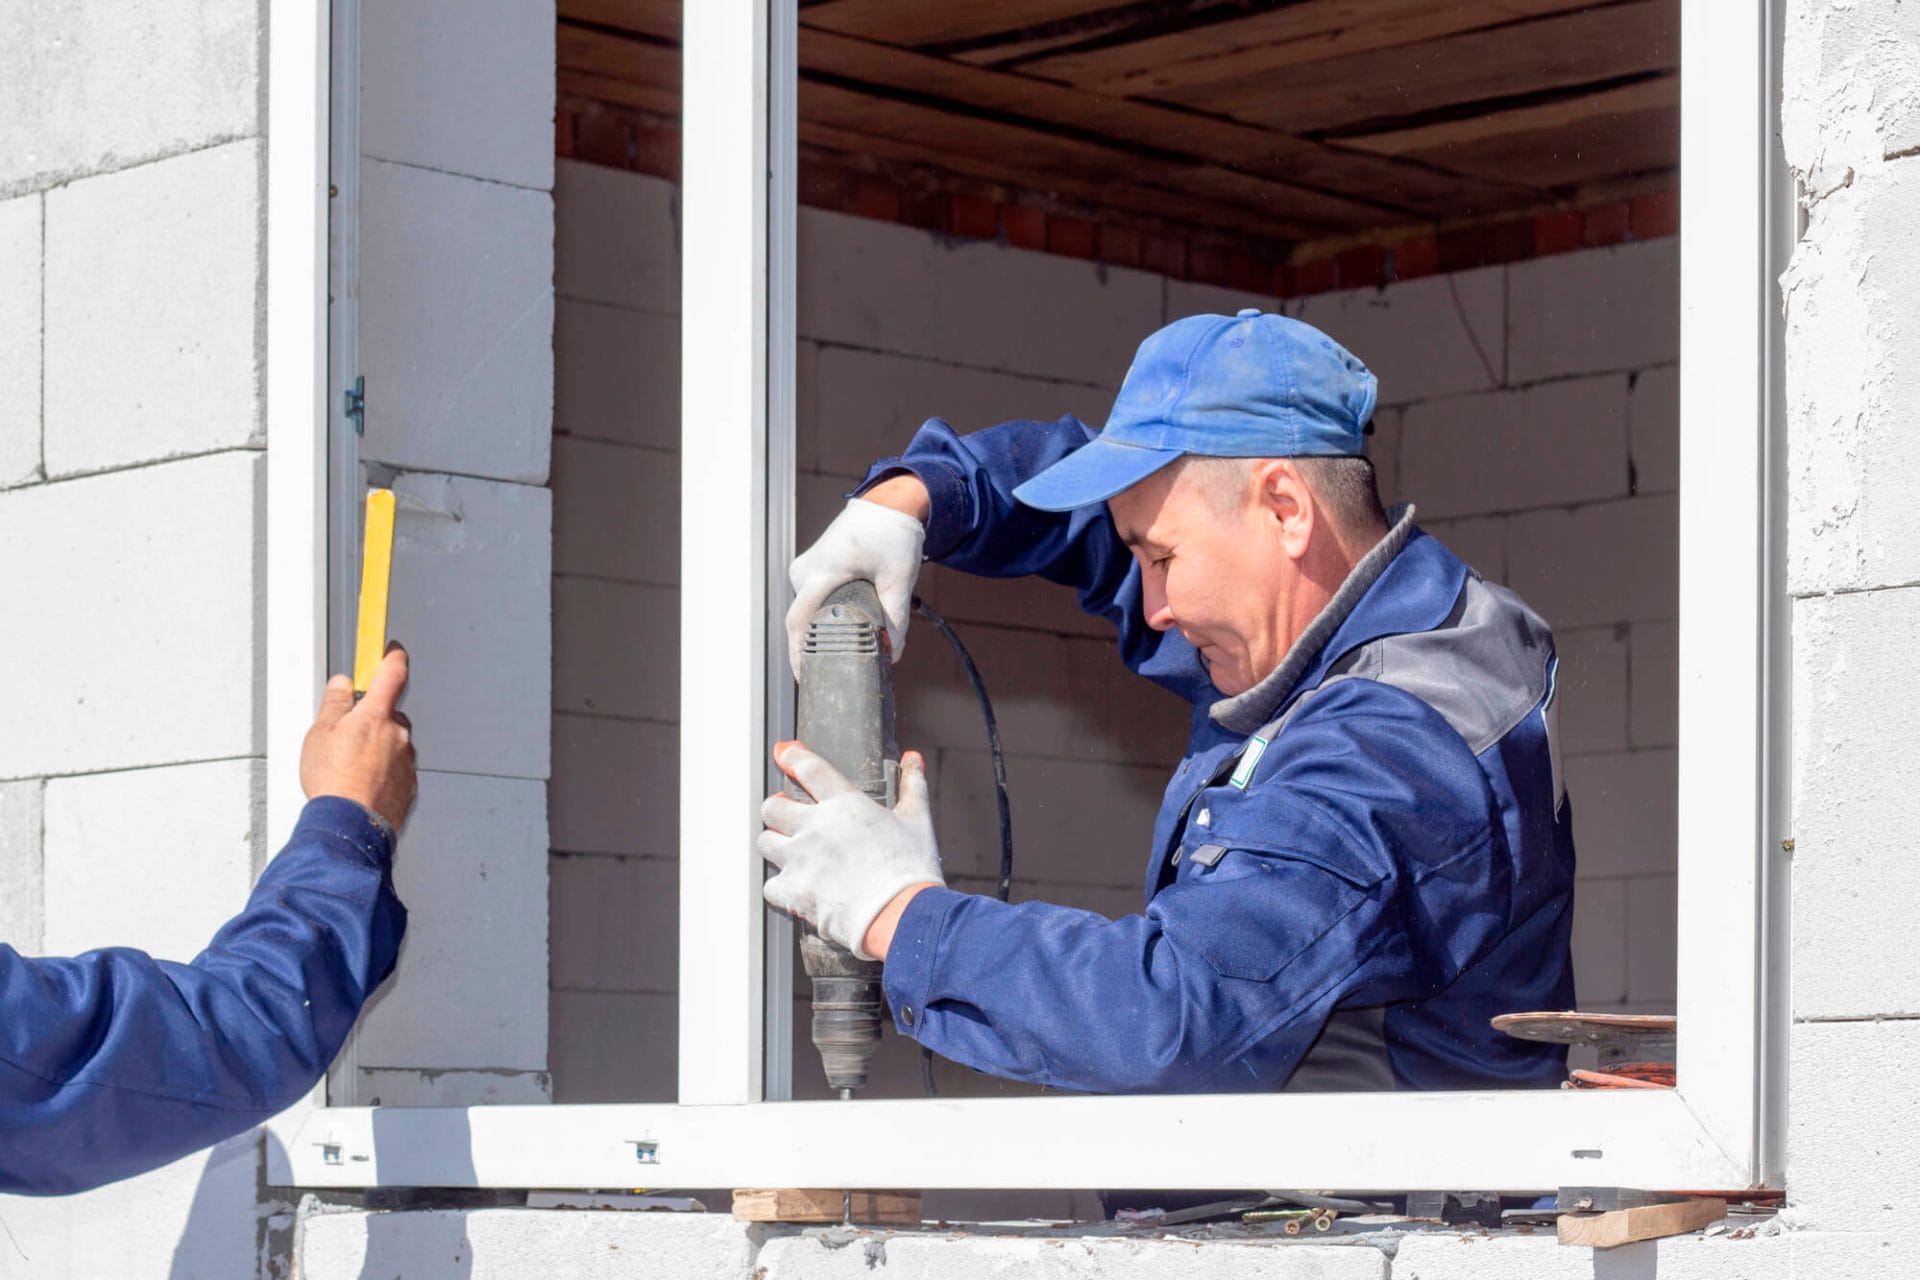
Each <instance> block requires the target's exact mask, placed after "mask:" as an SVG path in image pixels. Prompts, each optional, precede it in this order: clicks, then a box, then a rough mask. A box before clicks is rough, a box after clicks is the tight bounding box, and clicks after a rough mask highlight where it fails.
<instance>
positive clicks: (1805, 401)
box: [1781, 0, 1920, 1265]
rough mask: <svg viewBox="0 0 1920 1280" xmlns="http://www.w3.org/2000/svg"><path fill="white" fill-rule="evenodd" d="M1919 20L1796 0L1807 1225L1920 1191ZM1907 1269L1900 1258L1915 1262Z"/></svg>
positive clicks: (1794, 502) (1800, 1097)
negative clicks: (1911, 224)
mask: <svg viewBox="0 0 1920 1280" xmlns="http://www.w3.org/2000/svg"><path fill="white" fill-rule="evenodd" d="M1916 35H1920V27H1917V26H1916V15H1915V14H1914V12H1912V11H1911V9H1908V8H1903V7H1901V6H1898V5H1891V4H1886V3H1874V4H1867V5H1861V6H1858V7H1855V6H1849V5H1842V4H1834V3H1827V2H1825V0H1804V2H1802V3H1796V4H1793V5H1790V6H1789V7H1788V11H1787V29H1786V33H1785V40H1786V64H1785V67H1784V71H1783V88H1784V96H1783V106H1782V126H1783V133H1784V142H1785V147H1786V156H1787V161H1788V164H1789V165H1790V166H1791V168H1792V170H1793V175H1794V177H1795V179H1796V181H1797V187H1798V190H1799V192H1800V194H1801V197H1802V207H1803V211H1804V225H1803V227H1802V228H1801V231H1800V235H1799V239H1798V242H1797V243H1796V244H1795V245H1794V247H1793V254H1792V259H1791V262H1790V263H1789V265H1788V267H1787V270H1786V272H1785V274H1784V276H1783V278H1782V280H1781V288H1782V293H1783V295H1784V303H1785V323H1786V350H1787V367H1786V396H1785V400H1786V415H1787V471H1788V476H1787V491H1788V528H1787V556H1788V588H1789V592H1790V594H1791V596H1792V598H1793V602H1792V625H1793V683H1792V699H1793V737H1794V748H1793V750H1794V759H1793V824H1792V825H1793V829H1792V833H1791V834H1792V837H1793V852H1792V880H1793V892H1792V902H1793V919H1792V927H1793V949H1794V956H1793V960H1794V963H1793V988H1792V991H1793V995H1792V1003H1793V1015H1794V1026H1793V1029H1792V1040H1793V1055H1792V1066H1791V1074H1790V1077H1789V1079H1790V1085H1789V1087H1790V1090H1791V1095H1790V1096H1791V1103H1792V1106H1791V1111H1790V1121H1791V1132H1790V1137H1789V1143H1788V1153H1787V1158H1788V1162H1787V1186H1788V1192H1789V1196H1790V1199H1791V1202H1792V1206H1793V1208H1792V1212H1793V1214H1794V1216H1795V1219H1796V1221H1797V1222H1798V1223H1800V1224H1801V1225H1804V1226H1808V1227H1813V1228H1819V1229H1827V1230H1845V1231H1859V1230H1874V1229H1878V1228H1880V1227H1882V1226H1883V1224H1890V1223H1892V1221H1893V1220H1894V1218H1895V1217H1896V1216H1897V1215H1898V1213H1899V1211H1900V1206H1901V1205H1903V1204H1906V1203H1910V1202H1911V1199H1912V1197H1913V1195H1914V1194H1915V1192H1916V1190H1920V1162H1917V1161H1916V1160H1915V1158H1914V1150H1913V1144H1912V1143H1910V1142H1906V1143H1903V1142H1900V1141H1898V1139H1897V1137H1896V1135H1898V1134H1901V1133H1903V1132H1911V1131H1912V1130H1913V1127H1914V1122H1913V1117H1912V1114H1911V1113H1912V1109H1913V1108H1912V1098H1913V1091H1912V1088H1911V1085H1910V1079H1909V1076H1910V1072H1909V1070H1908V1063H1909V1062H1910V1061H1911V1059H1912V1056H1913V1053H1914V1050H1915V1038H1916V1032H1917V1031H1920V1022H1916V1021H1915V1020H1914V1019H1915V1018H1916V1017H1920V967H1916V966H1915V964H1914V963H1913V960H1912V957H1911V955H1910V954H1908V953H1907V952H1906V951H1903V950H1902V949H1901V948H1900V947H1899V945H1898V941H1897V940H1898V939H1900V938H1902V937H1904V936H1909V935H1910V934H1911V932H1912V930H1911V926H1910V921H1911V919H1912V917H1913V913H1914V906H1915V902H1916V896H1917V895H1920V880H1916V878H1915V876H1914V875H1913V866H1914V862H1915V857H1916V854H1917V853H1920V839H1917V838H1916V836H1915V827H1914V822H1913V816H1914V812H1913V811H1914V805H1913V786H1912V778H1913V774H1914V763H1915V759H1916V757H1915V751H1914V745H1913V742H1914V740H1913V723H1914V711H1915V699H1914V694H1913V689H1914V679H1913V671H1912V667H1913V662H1912V653H1911V646H1910V645H1908V644H1904V643H1902V641H1903V640H1904V639H1905V637H1906V636H1910V635H1911V634H1912V628H1913V626H1914V623H1915V620H1916V618H1917V617H1920V589H1917V588H1916V587H1915V585H1914V584H1915V583H1916V582H1917V581H1920V552H1916V549H1915V539H1914V537H1913V528H1914V522H1913V519H1912V515H1911V512H1912V504H1913V493H1914V487H1915V482H1916V479H1920V446H1916V442H1915V437H1914V432H1913V430H1912V426H1913V406H1914V404H1915V395H1916V391H1920V364H1917V363H1916V361H1915V358H1914V352H1915V351H1916V350H1920V294H1916V292H1915V285H1916V282H1917V281H1920V254H1916V252H1915V249H1914V245H1913V239H1912V236H1911V234H1910V231H1909V230H1907V229H1905V227H1906V224H1905V220H1903V218H1902V216H1901V211H1902V210H1907V211H1910V210H1911V209H1912V205H1913V200H1914V195H1915V192H1916V190H1920V159H1916V158H1914V143H1915V141H1916V136H1917V135H1916V129H1915V125H1914V120H1915V118H1916V106H1920V59H1916V57H1915V56H1914V49H1915V47H1916V45H1915V38H1916ZM1902 1265H1904V1260H1903V1263H1902Z"/></svg>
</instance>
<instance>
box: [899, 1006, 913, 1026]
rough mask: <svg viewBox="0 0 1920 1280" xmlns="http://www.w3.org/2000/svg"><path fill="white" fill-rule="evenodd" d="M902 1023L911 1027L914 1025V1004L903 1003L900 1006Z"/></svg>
mask: <svg viewBox="0 0 1920 1280" xmlns="http://www.w3.org/2000/svg"><path fill="white" fill-rule="evenodd" d="M900 1025H901V1026H905V1027H910V1026H912V1025H913V1006H912V1005H910V1004H903V1005H901V1006H900Z"/></svg>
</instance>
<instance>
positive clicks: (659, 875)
mask: <svg viewBox="0 0 1920 1280" xmlns="http://www.w3.org/2000/svg"><path fill="white" fill-rule="evenodd" d="M554 194H555V224H556V262H555V278H556V281H557V288H558V292H559V301H558V326H557V329H556V334H555V343H554V346H555V356H554V359H555V384H556V385H555V398H554V439H553V493H554V539H553V568H554V579H553V614H554V662H553V677H554V698H553V766H554V767H553V783H552V787H551V790H550V807H551V810H552V814H553V822H552V831H551V840H550V848H551V850H552V854H551V860H550V862H549V869H550V875H551V878H552V897H551V900H550V912H551V936H552V938H553V951H552V975H551V986H552V996H551V999H552V1024H551V1035H550V1050H549V1052H550V1058H551V1062H552V1069H553V1084H554V1098H555V1100H556V1101H559V1102H612V1101H671V1100H672V1099H673V1097H674V1090H675V1080H676V1076H677V1074H678V1065H679V1064H678V1060H677V1047H676V1046H677V1045H678V1012H677V1004H676V993H677V992H678V990H679V937H680V928H679V925H680V918H679V900H678V896H677V886H678V883H679V876H678V848H679V825H678V816H677V815H678V788H679V776H680V774H679V715H680V664H679V643H680V637H679V626H680V621H679V617H680V592H679V563H680V458H679V441H680V321H679V314H678V313H679V301H680V298H679V253H678V248H677V245H678V238H679V233H678V216H679V215H678V203H677V201H676V199H675V198H674V192H673V188H672V186H671V185H670V184H668V183H664V182H658V181H654V180H651V179H647V178H641V177H636V176H634V175H632V174H626V173H618V172H614V171H612V170H606V169H596V168H592V167H590V166H586V165H580V164H574V163H571V162H562V163H561V164H560V167H559V171H558V173H557V174H556V182H555V192H554Z"/></svg>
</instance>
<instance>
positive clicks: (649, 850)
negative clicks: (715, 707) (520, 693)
mask: <svg viewBox="0 0 1920 1280" xmlns="http://www.w3.org/2000/svg"><path fill="white" fill-rule="evenodd" d="M553 764H554V769H553V783H552V787H551V792H550V794H551V797H552V810H553V837H552V838H553V843H552V847H553V848H554V849H558V850H564V851H566V852H568V853H614V854H633V855H646V856H651V857H656V858H672V857H677V856H678V854H679V850H680V817H679V814H680V730H679V728H678V726H676V725H671V724H648V723H642V722H638V721H632V720H599V719H591V718H588V717H586V716H576V715H557V716H555V717H554V718H553Z"/></svg>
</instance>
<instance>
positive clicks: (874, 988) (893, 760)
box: [786, 580, 900, 1098]
mask: <svg viewBox="0 0 1920 1280" xmlns="http://www.w3.org/2000/svg"><path fill="white" fill-rule="evenodd" d="M802 648H803V652H804V654H805V658H806V660H805V663H804V668H803V671H802V673H801V677H800V681H799V697H798V701H797V705H796V708H795V726H794V727H795V736H796V737H798V738H799V740H800V741H801V742H803V743H805V744H806V745H807V747H808V748H809V749H811V750H812V751H814V752H815V753H816V754H818V755H819V756H821V757H822V758H823V759H825V760H826V761H827V762H828V763H829V764H831V765H832V766H833V767H834V768H836V769H838V770H839V771H840V772H841V773H842V774H844V775H846V777H847V778H848V780H850V781H851V782H853V784H854V785H855V786H857V787H859V788H860V789H861V790H862V791H864V792H866V793H867V794H868V795H870V796H872V797H873V798H874V799H875V800H877V801H879V802H880V803H881V804H884V805H886V806H887V807H888V808H892V807H893V804H894V801H895V799H896V796H897V787H898V783H899V772H900V744H899V742H898V740H897V738H896V737H895V732H894V703H893V661H892V660H893V654H892V651H891V645H890V644H889V643H888V640H887V622H886V614H885V613H884V612H883V611H882V610H881V608H880V597H879V594H878V593H877V592H876V591H875V590H874V587H873V584H872V583H871V582H867V581H863V580H862V581H854V582H849V583H847V584H845V585H844V586H842V587H840V588H839V589H837V590H836V591H834V593H833V594H832V595H830V596H828V597H827V599H826V601H825V602H824V603H823V604H822V605H821V606H820V608H819V609H818V610H817V611H816V612H815V613H814V615H813V617H812V618H811V619H810V620H809V621H808V623H807V634H806V639H805V641H804V643H803V646H802ZM786 792H787V794H788V795H789V796H792V797H793V798H794V799H796V800H801V801H807V800H810V799H811V797H809V796H808V795H807V794H806V791H805V789H804V788H802V787H801V786H800V784H799V783H797V782H795V781H793V780H792V779H791V778H789V779H788V780H787V783H786ZM800 958H801V962H802V963H803V964H804V965H805V967H806V970H807V976H808V977H809V978H811V979H812V980H813V1043H814V1047H815V1048H816V1049H818V1050H819V1052H820V1060H821V1064H822V1065H823V1066H824V1067H825V1068H826V1073H827V1083H828V1084H829V1085H830V1086H831V1087H832V1088H833V1089H834V1090H836V1091H837V1092H838V1093H839V1094H840V1096H841V1097H843V1098H849V1097H852V1096H853V1091H854V1090H855V1089H859V1088H863V1087H865V1085H866V1083H867V1076H868V1073H869V1071H870V1069H871V1067H872V1065H873V1055H874V1051H875V1050H876V1049H877V1048H878V1047H879V1044H880V1034H881V1028H882V1025H883V1019H884V1017H885V1014H886V1002H885V997H884V993H883V992H882V989H881V972H882V966H881V964H880V962H879V961H875V960H862V959H860V958H859V957H858V956H856V955H854V954H853V953H852V952H851V951H848V950H847V949H846V948H844V947H840V946H837V945H835V944H834V943H832V942H829V941H827V940H826V939H825V938H822V937H821V936H820V935H819V934H818V933H817V932H815V931H814V929H813V927H812V926H811V925H809V924H807V923H805V922H804V921H803V922H800Z"/></svg>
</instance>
